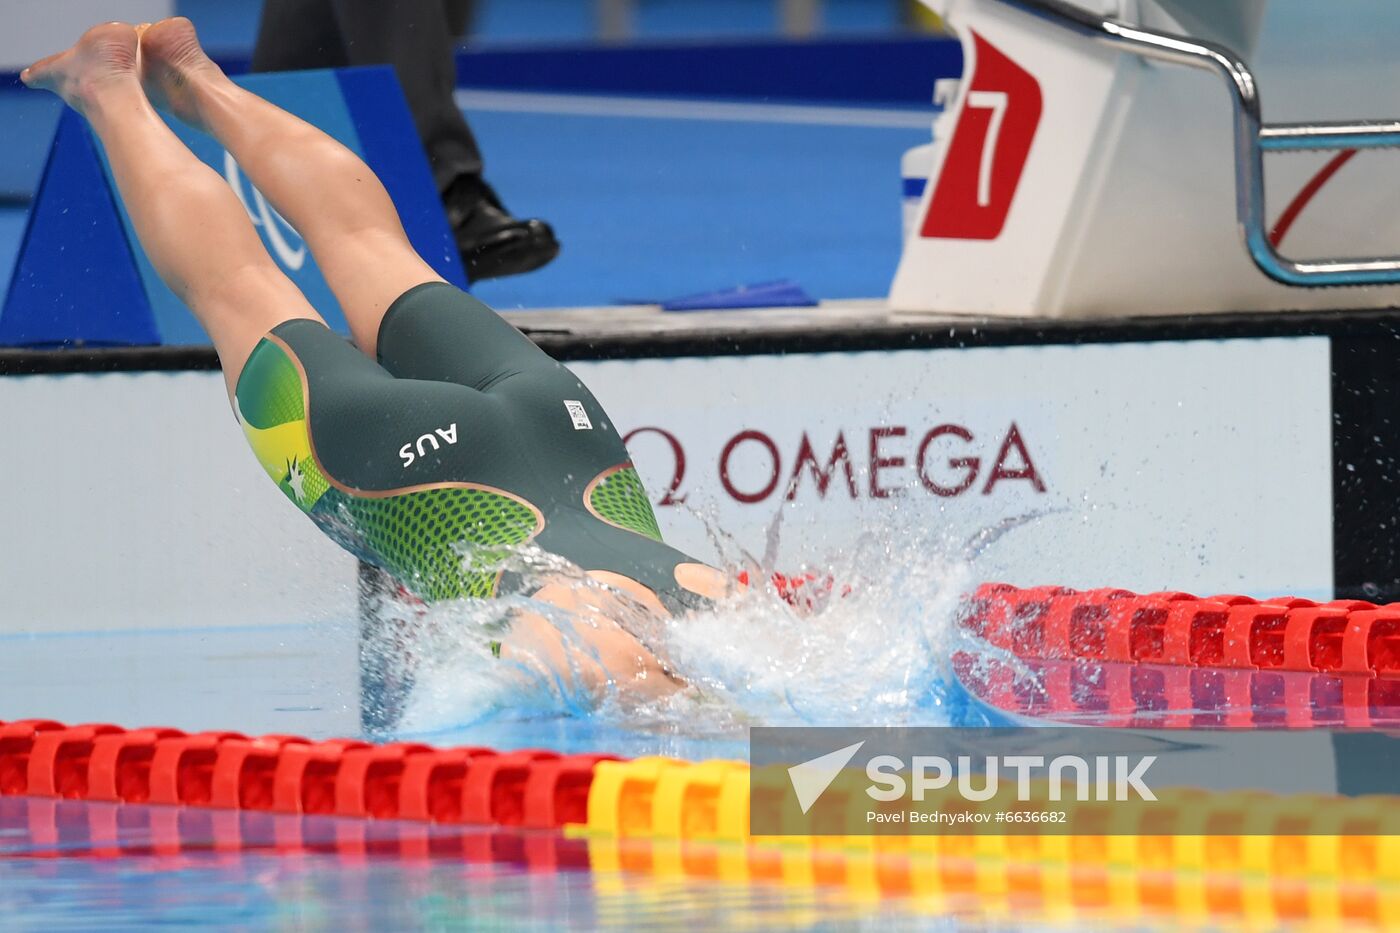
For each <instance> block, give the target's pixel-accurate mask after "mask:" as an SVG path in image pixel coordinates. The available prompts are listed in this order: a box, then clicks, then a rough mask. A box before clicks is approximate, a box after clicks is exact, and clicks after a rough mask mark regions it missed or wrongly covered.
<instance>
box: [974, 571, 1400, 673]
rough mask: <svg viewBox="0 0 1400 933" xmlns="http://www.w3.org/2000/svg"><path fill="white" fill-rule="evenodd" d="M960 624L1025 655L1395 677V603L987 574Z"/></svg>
mask: <svg viewBox="0 0 1400 933" xmlns="http://www.w3.org/2000/svg"><path fill="white" fill-rule="evenodd" d="M962 623H963V625H964V626H965V627H966V628H968V629H970V630H971V631H973V632H975V633H976V634H977V635H979V636H981V637H982V638H984V639H986V640H987V641H989V642H990V643H991V644H993V645H995V646H997V647H1000V648H1004V649H1006V650H1008V651H1010V652H1011V653H1013V654H1015V655H1018V656H1020V657H1025V658H1034V659H1044V660H1054V659H1066V660H1090V661H1104V662H1124V663H1129V664H1158V665H1168V666H1188V667H1204V668H1222V669H1237V670H1279V671H1305V672H1325V673H1332V674H1339V675H1349V674H1351V675H1359V676H1363V677H1395V676H1400V603H1392V604H1390V605H1385V606H1378V605H1376V604H1374V603H1369V602H1365V601H1363V600H1354V599H1352V600H1335V601H1333V602H1328V603H1316V602H1313V601H1312V600H1308V599H1296V598H1292V597H1283V598H1279V599H1270V600H1265V601H1262V602H1261V601H1258V600H1254V599H1251V598H1249V597H1247V596H1235V595H1224V596H1210V597H1197V596H1192V595H1191V594H1189V593H1178V592H1165V593H1148V594H1145V595H1139V594H1136V593H1132V592H1129V591H1128V590H1116V589H1099V590H1085V591H1083V592H1077V591H1075V590H1071V589H1066V588H1064V587H1055V586H1042V587H1034V588H1031V589H1019V588H1017V587H1014V586H1009V585H1007V584H1004V583H988V584H984V585H982V586H981V587H979V588H978V589H977V591H976V593H974V594H973V595H972V596H971V597H970V598H968V599H967V600H966V603H965V606H964V612H963V616H962Z"/></svg>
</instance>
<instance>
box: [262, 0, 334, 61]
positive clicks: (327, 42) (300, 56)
mask: <svg viewBox="0 0 1400 933" xmlns="http://www.w3.org/2000/svg"><path fill="white" fill-rule="evenodd" d="M349 63H350V61H349V59H348V58H346V57H345V40H344V38H343V37H342V36H341V34H340V25H339V24H338V23H337V22H336V18H335V11H334V10H333V9H332V8H331V0H266V2H265V3H264V4H263V10H262V19H261V20H260V21H259V22H258V42H257V45H256V46H254V48H253V70H254V71H303V70H305V69H308V68H343V67H345V66H346V65H348V64H349Z"/></svg>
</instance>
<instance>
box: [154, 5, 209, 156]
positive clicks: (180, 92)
mask: <svg viewBox="0 0 1400 933" xmlns="http://www.w3.org/2000/svg"><path fill="white" fill-rule="evenodd" d="M223 77H224V73H223V72H222V71H220V70H219V66H218V65H216V64H214V63H213V62H212V61H211V60H210V59H209V56H208V55H205V54H204V49H203V48H201V47H200V44H199V36H198V35H196V34H195V31H194V24H193V23H191V22H190V21H189V20H187V19H185V18H184V17H183V16H172V17H170V18H169V19H163V20H161V21H160V22H158V23H155V24H153V25H149V26H147V27H145V28H144V29H142V30H141V83H142V84H143V85H144V86H145V88H146V96H147V97H149V98H150V99H151V103H153V104H155V105H156V106H157V107H159V108H160V109H161V110H164V111H166V112H167V113H171V114H174V115H175V116H176V117H179V118H180V121H181V122H183V123H185V124H187V125H188V126H193V127H195V128H197V129H205V128H206V127H205V124H204V118H203V117H202V116H201V115H200V112H199V101H198V99H197V96H196V93H195V91H196V88H197V85H198V84H199V82H201V81H203V80H217V79H218V78H223Z"/></svg>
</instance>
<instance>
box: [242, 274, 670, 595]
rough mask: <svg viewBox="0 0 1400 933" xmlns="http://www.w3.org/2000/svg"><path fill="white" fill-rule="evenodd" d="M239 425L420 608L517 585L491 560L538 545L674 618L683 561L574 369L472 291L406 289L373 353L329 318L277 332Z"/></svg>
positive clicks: (246, 388) (317, 511)
mask: <svg viewBox="0 0 1400 933" xmlns="http://www.w3.org/2000/svg"><path fill="white" fill-rule="evenodd" d="M235 397H236V404H237V413H238V419H239V422H240V423H241V424H242V425H243V431H244V433H245V434H246V435H247V437H248V442H249V443H250V444H251V445H252V447H253V451H254V452H255V453H256V454H257V457H258V460H259V462H261V463H262V465H263V468H264V469H265V470H267V472H268V474H269V475H270V476H271V477H272V478H273V480H274V481H275V482H276V483H277V485H278V486H279V487H280V488H281V489H282V491H283V492H284V493H286V495H287V497H288V498H289V499H291V500H292V502H294V503H295V504H296V505H297V507H298V508H300V509H301V510H302V511H303V512H305V513H306V514H307V515H308V516H310V517H311V520H312V521H314V522H315V523H316V524H317V525H318V526H319V527H320V528H321V530H323V531H324V532H325V533H326V534H327V535H329V536H330V537H331V538H332V539H333V540H334V541H335V542H336V543H338V544H340V545H341V546H342V547H344V548H346V549H347V550H349V551H350V552H351V553H353V554H355V555H356V556H358V557H360V558H361V559H363V560H366V561H368V562H370V563H372V564H375V565H377V566H379V567H382V568H383V569H384V570H386V571H388V572H389V573H390V574H392V575H393V576H394V577H395V578H397V579H398V580H399V581H400V582H401V583H402V584H403V585H404V586H405V587H406V588H407V589H408V590H410V591H411V592H413V593H414V594H415V595H417V596H419V597H421V598H423V599H425V600H429V601H434V600H442V599H454V598H460V597H487V596H493V595H495V594H497V593H498V592H501V591H503V590H504V591H509V590H512V589H516V588H518V587H519V585H520V584H519V583H518V582H516V581H515V580H514V579H513V578H512V577H509V576H507V577H504V578H503V576H502V574H501V573H500V572H499V570H498V569H497V568H496V566H495V565H498V564H499V563H500V559H501V558H502V557H504V556H505V555H506V554H507V553H508V552H509V551H510V550H511V549H512V548H515V547H518V546H520V545H522V544H524V543H526V542H533V543H534V544H536V545H538V546H539V547H540V548H542V549H544V550H545V551H549V552H551V553H554V554H557V555H559V556H561V557H564V558H567V559H568V560H569V561H571V562H573V563H574V564H576V565H577V566H578V567H580V568H582V569H583V570H607V571H613V572H616V573H620V574H623V575H625V576H628V577H631V578H632V579H634V580H637V581H638V582H640V583H642V584H644V585H645V586H647V587H650V588H651V589H652V590H654V591H656V593H657V595H658V596H660V597H661V599H662V601H663V602H664V603H665V604H666V605H667V607H668V608H670V609H671V610H672V611H679V610H680V609H682V608H684V607H686V606H688V605H691V604H693V601H694V597H693V595H692V594H690V593H689V591H686V590H683V589H682V588H681V587H680V586H679V585H678V584H677V582H676V579H675V568H676V565H677V564H680V563H685V562H689V561H691V560H692V558H690V557H687V556H686V555H685V554H682V553H681V552H680V551H677V550H675V549H674V548H671V547H668V546H667V545H666V544H664V543H662V541H661V532H660V530H659V528H658V527H657V523H656V517H655V515H653V513H652V510H651V504H650V502H649V501H648V500H647V496H646V491H645V490H644V489H643V488H642V483H641V480H640V479H639V478H638V476H637V472H636V470H635V469H634V468H633V466H632V463H631V461H630V459H629V458H628V455H627V450H626V448H625V447H624V446H623V444H622V440H621V438H620V437H619V436H618V433H617V430H616V429H615V427H614V426H613V424H612V422H611V420H610V419H609V418H608V416H607V413H606V412H604V411H603V409H602V407H601V406H599V404H598V401H597V400H596V399H595V398H594V397H593V395H592V393H590V392H589V391H588V389H586V388H585V387H584V385H583V383H581V382H580V381H579V380H578V379H577V377H575V376H574V375H573V374H572V373H570V372H569V371H568V370H567V369H565V368H564V367H563V366H561V365H560V364H558V363H556V362H555V361H554V360H552V359H550V358H549V357H548V356H547V355H546V354H545V353H544V352H543V351H542V350H540V349H539V348H538V347H536V346H535V345H534V344H533V343H531V342H530V341H529V340H528V339H527V338H526V337H525V336H524V335H523V334H521V333H520V332H519V331H517V330H516V329H515V328H513V327H511V326H510V325H509V324H507V323H506V322H505V321H504V320H503V319H502V318H501V317H500V316H498V315H497V314H496V313H495V312H493V311H491V309H489V308H487V307H486V306H485V305H484V304H482V303H481V302H479V301H477V300H476V299H475V298H472V297H471V296H470V295H468V294H466V293H465V292H463V291H461V290H460V289H458V288H455V287H453V286H451V285H447V284H444V283H437V282H435V283H429V284H426V285H420V286H418V287H416V288H413V289H410V290H409V291H408V292H406V293H405V294H404V295H403V296H401V297H400V298H399V299H398V300H397V301H395V302H394V304H393V305H392V306H391V307H390V308H389V311H388V313H387V314H386V315H385V316H384V321H383V323H382V324H381V325H380V331H379V362H378V363H375V362H374V361H372V360H370V359H369V358H368V357H366V356H365V355H364V354H362V353H360V352H359V351H358V350H356V349H354V348H353V347H352V346H350V345H349V344H348V343H346V342H345V340H344V339H342V338H341V337H339V336H337V335H336V334H334V333H333V332H331V331H330V330H329V329H327V328H326V326H325V325H323V324H321V323H319V322H316V321H308V320H293V321H286V322H284V323H282V324H279V325H278V326H277V327H275V328H273V330H272V331H271V332H270V333H269V334H268V335H267V337H265V338H264V339H263V340H262V342H260V343H259V344H258V346H257V348H256V349H255V350H254V351H253V354H252V356H251V357H250V358H249V359H248V362H247V364H246V365H245V366H244V368H243V373H242V375H241V376H240V377H239V380H238V389H237V392H236V393H235Z"/></svg>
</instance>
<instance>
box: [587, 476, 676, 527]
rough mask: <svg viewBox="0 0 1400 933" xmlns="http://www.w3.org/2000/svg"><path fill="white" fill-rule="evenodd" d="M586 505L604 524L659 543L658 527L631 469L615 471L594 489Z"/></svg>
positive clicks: (638, 480)
mask: <svg viewBox="0 0 1400 933" xmlns="http://www.w3.org/2000/svg"><path fill="white" fill-rule="evenodd" d="M588 504H589V506H590V507H591V508H592V509H593V511H594V512H596V513H598V515H599V516H600V517H602V519H603V520H604V521H606V522H611V523H612V524H614V525H617V526H619V527H622V528H626V529H627V530H628V531H635V532H636V533H637V534H639V535H646V536H647V537H648V538H651V539H653V540H655V541H660V540H661V526H660V525H658V524H657V523H656V514H655V513H654V512H652V510H651V500H649V499H647V491H646V489H644V488H643V487H642V478H641V477H640V476H638V475H637V471H636V469H635V468H633V467H625V468H623V469H621V470H618V471H617V472H616V473H613V474H611V475H610V476H608V477H607V478H606V479H604V480H603V481H602V482H601V483H599V484H598V485H597V486H594V487H593V492H592V494H591V495H590V496H589V497H588Z"/></svg>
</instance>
